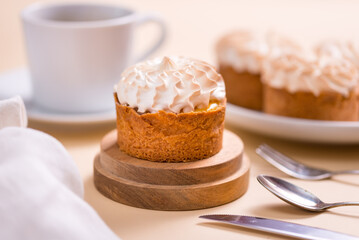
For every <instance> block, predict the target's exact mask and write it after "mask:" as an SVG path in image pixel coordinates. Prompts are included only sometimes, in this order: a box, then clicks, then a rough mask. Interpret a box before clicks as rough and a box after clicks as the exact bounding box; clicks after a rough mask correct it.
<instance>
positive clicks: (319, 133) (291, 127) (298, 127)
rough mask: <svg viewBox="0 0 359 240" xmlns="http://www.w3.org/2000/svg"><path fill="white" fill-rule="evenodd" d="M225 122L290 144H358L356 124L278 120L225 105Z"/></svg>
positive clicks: (358, 133) (296, 119)
mask: <svg viewBox="0 0 359 240" xmlns="http://www.w3.org/2000/svg"><path fill="white" fill-rule="evenodd" d="M226 121H227V122H228V123H230V124H232V125H234V126H237V127H240V128H243V129H246V130H249V131H252V132H256V133H260V134H264V135H268V136H273V137H279V138H284V139H290V140H297V141H305V142H317V143H335V144H358V143H359V122H342V121H340V122H337V121H319V120H307V119H299V118H290V117H281V116H275V115H269V114H265V113H263V112H258V111H254V110H249V109H246V108H242V107H239V106H236V105H233V104H229V103H227V111H226Z"/></svg>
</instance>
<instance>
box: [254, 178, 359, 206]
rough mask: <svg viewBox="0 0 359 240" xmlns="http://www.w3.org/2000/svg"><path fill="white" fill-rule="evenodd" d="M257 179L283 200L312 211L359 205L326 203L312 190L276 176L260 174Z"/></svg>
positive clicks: (356, 203)
mask: <svg viewBox="0 0 359 240" xmlns="http://www.w3.org/2000/svg"><path fill="white" fill-rule="evenodd" d="M257 180H258V182H259V183H260V184H262V186H263V187H265V188H266V189H267V190H268V191H270V192H271V193H273V194H274V195H276V196H277V197H278V198H280V199H282V200H283V201H285V202H287V203H289V204H291V205H293V206H296V207H299V208H302V209H305V210H308V211H312V212H320V211H324V210H326V209H328V208H333V207H339V206H349V205H359V202H339V203H325V202H323V201H322V200H320V199H319V198H318V197H317V196H315V195H314V194H312V193H311V192H309V191H307V190H305V189H303V188H301V187H298V186H296V185H294V184H292V183H289V182H287V181H285V180H283V179H280V178H276V177H271V176H266V175H259V176H258V177H257Z"/></svg>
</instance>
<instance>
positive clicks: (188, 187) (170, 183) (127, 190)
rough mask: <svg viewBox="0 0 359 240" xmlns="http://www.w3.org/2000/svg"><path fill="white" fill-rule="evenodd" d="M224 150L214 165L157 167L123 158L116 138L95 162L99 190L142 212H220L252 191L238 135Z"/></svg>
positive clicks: (226, 137) (104, 143)
mask: <svg viewBox="0 0 359 240" xmlns="http://www.w3.org/2000/svg"><path fill="white" fill-rule="evenodd" d="M223 146H224V147H223V149H222V150H221V152H219V153H218V154H216V155H215V156H213V157H211V158H208V159H204V160H199V161H196V162H190V163H155V162H150V161H146V160H140V159H136V158H132V157H129V156H127V155H126V154H124V153H121V152H120V150H119V149H118V148H116V133H114V132H111V133H109V134H108V135H106V136H105V137H104V139H103V141H102V143H101V152H100V154H98V155H97V156H96V157H95V161H94V182H95V186H96V188H97V189H98V190H99V191H100V192H101V193H102V194H103V195H104V196H106V197H108V198H110V199H112V200H114V201H117V202H120V203H123V204H126V205H130V206H134V207H139V208H146V209H154V210H193V209H203V208H209V207H214V206H219V205H222V204H225V203H228V202H231V201H233V200H235V199H237V198H239V197H240V196H241V195H243V194H244V193H245V192H246V191H247V188H248V179H249V167H250V162H249V159H248V158H247V157H246V156H244V155H243V143H242V141H241V140H240V139H239V138H238V137H237V136H236V135H234V134H233V133H231V132H229V131H225V133H224V142H223ZM222 152H223V153H222ZM116 162H117V163H118V164H117V165H116ZM122 168H124V169H122ZM126 169H130V171H127V170H126ZM136 169H137V170H138V172H137V174H136ZM136 175H137V176H136ZM212 175H213V176H212ZM154 178H155V179H154ZM168 178H170V180H169V179H168Z"/></svg>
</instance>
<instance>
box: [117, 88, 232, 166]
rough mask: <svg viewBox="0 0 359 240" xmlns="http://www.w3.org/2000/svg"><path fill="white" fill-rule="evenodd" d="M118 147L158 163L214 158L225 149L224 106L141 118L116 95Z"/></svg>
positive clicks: (132, 154) (151, 114) (154, 114)
mask: <svg viewBox="0 0 359 240" xmlns="http://www.w3.org/2000/svg"><path fill="white" fill-rule="evenodd" d="M114 97H115V103H116V112H117V131H118V139H117V143H118V146H119V148H120V149H121V150H122V151H124V152H125V153H126V154H128V155H130V156H133V157H137V158H140V159H145V160H149V161H155V162H189V161H195V160H200V159H204V158H208V157H211V156H213V155H215V154H216V153H218V152H219V151H220V150H221V148H222V136H223V128H224V116H225V103H224V104H220V105H219V106H218V107H216V108H214V109H211V110H207V111H198V112H189V113H177V114H176V113H170V112H165V111H158V112H156V113H145V114H138V113H137V112H136V111H135V109H133V108H130V107H128V106H124V105H121V104H120V103H119V101H118V98H117V95H116V94H114Z"/></svg>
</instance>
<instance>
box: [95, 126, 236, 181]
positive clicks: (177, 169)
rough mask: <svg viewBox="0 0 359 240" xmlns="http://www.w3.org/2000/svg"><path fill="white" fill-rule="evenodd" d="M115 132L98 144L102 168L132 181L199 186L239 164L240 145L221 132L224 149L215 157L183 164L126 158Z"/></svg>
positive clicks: (229, 133) (219, 176)
mask: <svg viewBox="0 0 359 240" xmlns="http://www.w3.org/2000/svg"><path fill="white" fill-rule="evenodd" d="M116 134H117V132H116V130H114V131H112V132H110V133H109V134H107V135H106V136H105V137H104V138H103V140H102V142H101V152H100V159H101V165H102V167H103V168H105V169H107V170H108V171H110V172H111V173H112V174H114V175H117V176H120V177H122V178H125V179H128V180H132V181H135V182H142V183H150V184H161V185H188V184H199V183H205V182H210V181H216V180H220V179H223V178H225V177H227V176H229V175H231V174H233V173H234V172H236V171H237V170H238V168H239V167H240V165H241V162H242V154H243V142H242V141H241V139H240V138H238V137H237V135H235V134H233V133H231V132H229V131H225V133H224V134H225V137H224V139H223V145H224V146H225V147H223V148H222V150H221V151H220V152H219V153H218V154H216V155H215V156H212V157H209V158H207V159H203V160H199V161H193V162H186V163H160V162H152V161H145V160H141V159H138V158H134V157H131V156H128V155H126V153H124V152H122V151H121V150H120V149H119V147H118V145H117V144H116V136H117V135H116Z"/></svg>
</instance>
